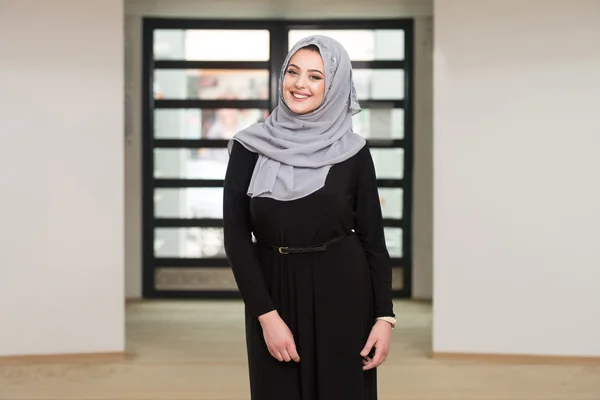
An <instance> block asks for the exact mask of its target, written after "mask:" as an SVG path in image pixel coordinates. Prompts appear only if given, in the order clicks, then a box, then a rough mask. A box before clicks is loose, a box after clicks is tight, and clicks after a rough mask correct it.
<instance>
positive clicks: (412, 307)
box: [0, 301, 600, 400]
mask: <svg viewBox="0 0 600 400" xmlns="http://www.w3.org/2000/svg"><path fill="white" fill-rule="evenodd" d="M396 310H397V312H398V314H399V316H400V319H399V324H400V327H399V328H398V329H396V330H395V331H394V335H393V344H392V353H391V355H390V357H389V358H388V361H387V362H386V363H385V364H384V365H383V366H382V367H381V369H380V385H379V387H380V400H417V399H418V400H492V399H493V400H533V399H535V400H558V399H561V400H584V399H585V400H600V366H593V365H587V366H586V365H523V364H519V365H511V364H505V363H492V362H474V361H450V360H436V359H431V358H430V357H429V353H430V349H431V306H430V305H427V304H423V303H413V302H397V305H396ZM599 339H600V338H599ZM127 347H128V349H127V350H128V354H127V357H126V359H124V360H120V361H119V360H112V361H106V360H105V361H102V360H100V361H98V360H96V361H94V362H83V361H79V362H70V363H65V362H64V361H63V362H48V363H39V364H31V363H30V362H27V363H26V362H24V361H17V362H14V363H13V364H10V365H7V364H6V363H4V364H2V363H0V399H2V400H7V399H10V400H17V399H19V400H25V399H27V400H34V399H46V400H49V399H53V400H75V399H76V400H88V399H94V400H107V399H111V400H128V399H137V400H159V399H160V400H163V399H164V400H182V399H210V400H242V399H249V396H248V378H247V369H246V358H245V357H246V353H245V344H244V332H243V308H242V304H241V303H240V302H238V301H223V302H214V301H210V302H209V301H204V302H202V301H197V302H196V301H194V302H191V301H190V302H143V303H134V304H130V305H129V306H128V308H127ZM282 400H285V396H284V395H282ZM327 400H338V399H327ZM339 400H343V399H339Z"/></svg>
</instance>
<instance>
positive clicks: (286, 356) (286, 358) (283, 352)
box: [281, 349, 292, 362]
mask: <svg viewBox="0 0 600 400" xmlns="http://www.w3.org/2000/svg"><path fill="white" fill-rule="evenodd" d="M281 356H282V357H283V361H285V362H290V361H292V358H291V357H290V355H289V354H288V352H287V350H286V349H283V350H281Z"/></svg>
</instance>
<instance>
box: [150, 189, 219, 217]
mask: <svg viewBox="0 0 600 400" xmlns="http://www.w3.org/2000/svg"><path fill="white" fill-rule="evenodd" d="M154 216H155V217H157V218H215V219H221V218H223V188H195V187H194V188H159V189H155V192H154Z"/></svg>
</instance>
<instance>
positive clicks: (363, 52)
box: [288, 29, 404, 61]
mask: <svg viewBox="0 0 600 400" xmlns="http://www.w3.org/2000/svg"><path fill="white" fill-rule="evenodd" d="M311 35H325V36H329V37H331V38H333V39H335V40H337V41H338V42H340V43H341V44H342V46H344V48H345V49H346V51H347V52H348V55H349V56H350V59H351V60H354V61H374V60H404V31H403V30H401V29H381V30H380V29H376V30H353V29H344V30H330V29H327V30H309V29H294V30H290V32H289V36H288V38H289V45H290V49H291V48H292V47H293V46H294V45H295V44H296V43H297V42H298V41H299V40H300V39H302V38H305V37H307V36H311Z"/></svg>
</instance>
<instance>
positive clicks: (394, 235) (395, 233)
mask: <svg viewBox="0 0 600 400" xmlns="http://www.w3.org/2000/svg"><path fill="white" fill-rule="evenodd" d="M383 231H384V235H385V244H386V246H387V248H388V252H389V253H390V257H392V258H402V256H403V254H402V228H383Z"/></svg>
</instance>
